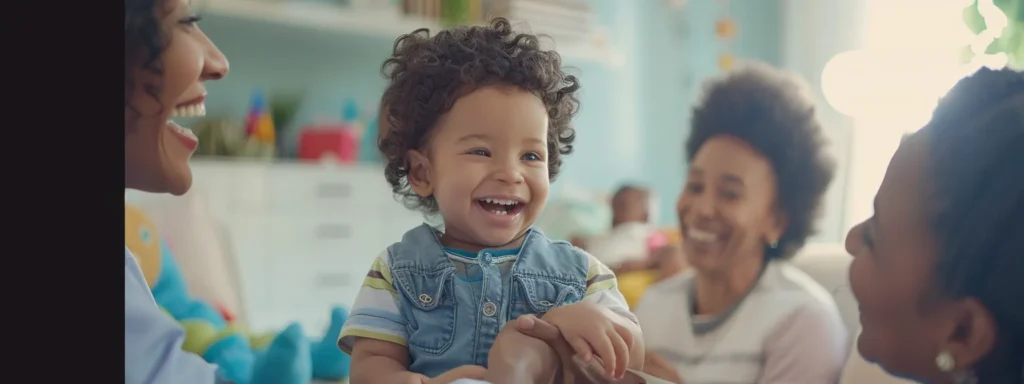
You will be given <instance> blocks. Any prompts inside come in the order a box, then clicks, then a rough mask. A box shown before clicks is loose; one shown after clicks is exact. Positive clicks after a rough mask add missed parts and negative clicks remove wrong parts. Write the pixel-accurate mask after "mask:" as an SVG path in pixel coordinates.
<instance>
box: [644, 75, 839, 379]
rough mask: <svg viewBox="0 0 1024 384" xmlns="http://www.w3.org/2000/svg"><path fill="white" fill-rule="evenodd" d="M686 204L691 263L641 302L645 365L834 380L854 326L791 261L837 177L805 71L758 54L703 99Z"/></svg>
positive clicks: (682, 374) (690, 152)
mask: <svg viewBox="0 0 1024 384" xmlns="http://www.w3.org/2000/svg"><path fill="white" fill-rule="evenodd" d="M686 153H687V156H688V158H689V171H688V174H687V175H686V183H685V186H684V187H683V190H682V192H681V193H680V195H679V199H678V202H677V204H676V210H677V213H678V215H679V225H680V229H681V231H682V234H683V248H684V252H685V254H686V258H687V261H688V262H689V264H690V266H691V268H690V270H688V271H686V272H684V273H681V274H679V275H677V276H675V277H672V278H669V279H667V280H663V281H661V282H659V283H657V284H655V285H653V286H651V287H650V288H648V290H647V291H646V293H645V295H644V298H643V299H642V300H641V302H640V304H639V305H638V307H637V309H636V315H637V317H638V318H639V319H640V325H641V328H642V329H643V331H644V332H643V334H644V342H645V344H646V346H647V353H646V356H647V362H646V363H645V371H647V372H648V373H650V374H653V375H655V376H658V377H661V378H664V379H667V380H670V381H673V382H677V383H679V382H686V383H691V382H702V383H705V382H737V383H739V382H744V383H754V382H757V383H834V382H836V381H837V380H838V378H839V376H840V373H841V370H842V366H843V362H844V360H845V358H846V355H847V350H848V344H847V331H846V328H845V327H844V325H843V322H842V320H841V318H840V316H839V312H838V309H837V307H836V304H835V302H834V301H833V299H832V297H831V295H829V294H828V292H827V291H826V290H825V289H824V288H823V287H821V286H820V285H818V284H817V283H815V282H814V281H813V280H812V279H811V278H810V277H808V276H807V275H806V274H804V273H803V272H801V271H799V270H797V269H796V267H794V266H791V265H789V263H788V262H787V261H786V260H787V259H788V258H790V257H792V256H793V255H794V254H795V253H796V252H797V251H798V250H799V249H800V248H801V247H802V246H803V245H804V243H805V242H806V240H807V238H808V236H810V235H812V234H813V233H814V222H815V219H816V218H817V216H818V215H817V213H818V208H819V206H820V205H821V200H822V196H823V195H824V193H825V190H826V189H827V187H828V185H829V182H830V181H831V180H832V176H833V169H834V166H833V161H832V160H831V159H830V158H829V156H828V155H827V153H826V141H825V138H824V136H823V133H822V128H821V124H820V123H819V122H818V119H817V117H816V116H815V108H814V104H813V103H812V102H811V101H810V99H809V98H808V97H807V96H806V95H805V92H804V89H803V85H802V83H801V82H799V81H797V80H796V79H795V78H793V77H791V76H789V75H787V74H785V73H782V72H780V71H778V70H775V69H773V68H771V67H768V66H766V65H762V64H751V65H750V66H747V67H745V68H740V69H738V70H736V71H734V72H731V73H729V74H727V75H726V76H725V77H724V78H722V79H717V80H714V81H712V82H710V83H709V84H708V86H707V89H706V90H705V92H704V95H703V97H702V98H701V99H700V100H699V101H698V102H697V103H696V105H695V107H694V108H693V115H692V121H691V131H690V135H689V138H688V139H687V142H686Z"/></svg>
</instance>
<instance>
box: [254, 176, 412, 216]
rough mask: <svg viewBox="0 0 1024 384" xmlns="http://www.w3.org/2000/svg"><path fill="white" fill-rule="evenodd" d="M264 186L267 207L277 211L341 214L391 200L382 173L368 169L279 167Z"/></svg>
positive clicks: (375, 207) (376, 207) (370, 207)
mask: <svg viewBox="0 0 1024 384" xmlns="http://www.w3.org/2000/svg"><path fill="white" fill-rule="evenodd" d="M265 183H266V185H265V190H266V196H265V198H266V201H265V203H266V205H265V207H266V208H268V209H271V210H274V211H282V210H287V211H289V212H296V211H302V212H332V213H339V214H341V213H345V212H353V211H359V210H366V209H368V208H369V209H378V208H379V207H381V206H382V205H384V204H386V203H388V202H390V201H392V199H391V191H390V189H388V186H387V183H386V182H385V181H384V174H383V172H377V171H373V170H372V169H365V168H344V169H336V168H322V167H280V168H275V169H273V170H272V171H271V172H270V173H269V174H268V175H267V178H266V180H265Z"/></svg>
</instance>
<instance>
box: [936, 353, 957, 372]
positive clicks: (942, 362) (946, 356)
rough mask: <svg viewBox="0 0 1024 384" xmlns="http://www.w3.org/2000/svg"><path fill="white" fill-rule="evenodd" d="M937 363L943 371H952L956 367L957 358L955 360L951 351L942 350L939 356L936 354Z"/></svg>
mask: <svg viewBox="0 0 1024 384" xmlns="http://www.w3.org/2000/svg"><path fill="white" fill-rule="evenodd" d="M935 365H936V366H938V367H939V370H940V371H942V372H952V371H953V368H956V360H953V355H951V354H950V353H949V352H947V351H942V352H941V353H939V355H938V356H935Z"/></svg>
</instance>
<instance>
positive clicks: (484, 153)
mask: <svg viewBox="0 0 1024 384" xmlns="http://www.w3.org/2000/svg"><path fill="white" fill-rule="evenodd" d="M469 154H471V155H477V156H491V153H490V152H488V151H487V150H486V149H474V150H472V151H469Z"/></svg>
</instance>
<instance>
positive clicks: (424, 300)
mask: <svg viewBox="0 0 1024 384" xmlns="http://www.w3.org/2000/svg"><path fill="white" fill-rule="evenodd" d="M433 301H434V298H433V297H430V295H428V294H426V293H421V294H420V302H421V303H423V304H430V303H432V302H433Z"/></svg>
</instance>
